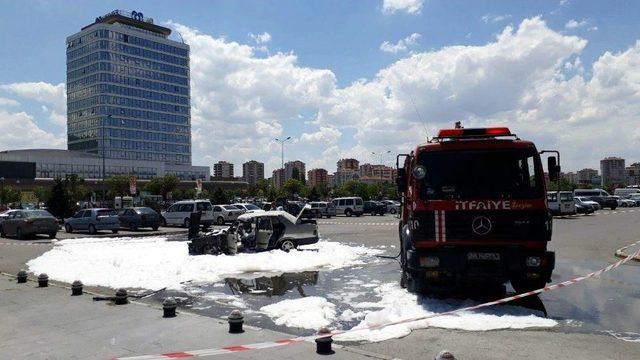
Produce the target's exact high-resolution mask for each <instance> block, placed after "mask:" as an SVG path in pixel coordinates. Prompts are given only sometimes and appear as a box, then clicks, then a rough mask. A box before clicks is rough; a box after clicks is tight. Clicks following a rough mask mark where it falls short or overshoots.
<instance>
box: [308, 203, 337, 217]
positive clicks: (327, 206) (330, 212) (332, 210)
mask: <svg viewBox="0 0 640 360" xmlns="http://www.w3.org/2000/svg"><path fill="white" fill-rule="evenodd" d="M309 205H311V209H312V210H313V209H316V210H317V211H318V213H319V214H320V216H319V217H318V218H322V217H323V216H324V217H326V218H329V219H330V218H331V217H332V216H336V207H335V206H333V203H330V202H327V201H313V202H310V203H309Z"/></svg>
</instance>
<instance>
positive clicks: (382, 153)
mask: <svg viewBox="0 0 640 360" xmlns="http://www.w3.org/2000/svg"><path fill="white" fill-rule="evenodd" d="M371 154H372V155H374V156H378V157H379V158H380V165H384V164H383V163H382V158H383V157H384V156H385V155H387V154H391V150H387V151H383V152H378V153H377V152H375V151H372V152H371ZM380 183H381V184H382V167H380Z"/></svg>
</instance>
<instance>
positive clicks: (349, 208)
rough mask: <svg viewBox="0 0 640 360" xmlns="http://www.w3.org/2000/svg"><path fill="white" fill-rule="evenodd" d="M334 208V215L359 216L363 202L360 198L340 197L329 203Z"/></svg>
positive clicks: (362, 209)
mask: <svg viewBox="0 0 640 360" xmlns="http://www.w3.org/2000/svg"><path fill="white" fill-rule="evenodd" d="M331 202H332V203H333V206H334V207H335V208H336V214H345V215H347V216H351V215H355V216H360V215H362V213H363V212H364V208H363V205H364V202H363V201H362V198H360V197H342V198H336V199H333V200H332V201H331Z"/></svg>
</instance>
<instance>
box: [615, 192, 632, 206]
mask: <svg viewBox="0 0 640 360" xmlns="http://www.w3.org/2000/svg"><path fill="white" fill-rule="evenodd" d="M612 198H614V199H616V201H617V202H618V206H620V207H635V206H636V202H635V201H634V200H631V199H626V198H623V197H621V196H617V195H613V196H612Z"/></svg>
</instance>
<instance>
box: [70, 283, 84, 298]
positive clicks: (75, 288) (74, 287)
mask: <svg viewBox="0 0 640 360" xmlns="http://www.w3.org/2000/svg"><path fill="white" fill-rule="evenodd" d="M80 295H82V281H80V280H76V281H74V282H73V284H71V296H80Z"/></svg>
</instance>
